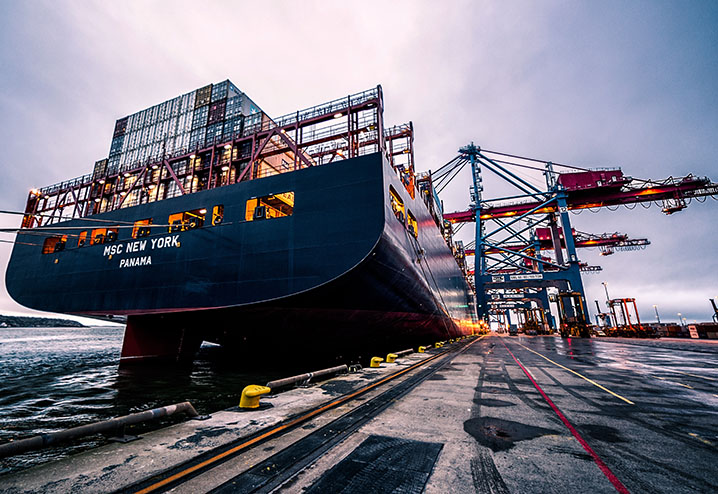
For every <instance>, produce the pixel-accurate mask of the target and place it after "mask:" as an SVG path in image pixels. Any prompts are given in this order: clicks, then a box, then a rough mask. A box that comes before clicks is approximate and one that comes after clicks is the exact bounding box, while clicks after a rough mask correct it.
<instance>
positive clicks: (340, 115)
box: [334, 112, 344, 118]
mask: <svg viewBox="0 0 718 494" xmlns="http://www.w3.org/2000/svg"><path fill="white" fill-rule="evenodd" d="M343 116H344V114H343V113H341V112H339V113H337V114H335V115H334V118H342V117H343Z"/></svg>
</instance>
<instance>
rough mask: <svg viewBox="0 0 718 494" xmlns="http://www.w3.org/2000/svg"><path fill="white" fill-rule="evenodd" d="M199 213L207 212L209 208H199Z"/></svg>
mask: <svg viewBox="0 0 718 494" xmlns="http://www.w3.org/2000/svg"><path fill="white" fill-rule="evenodd" d="M199 214H207V210H206V209H200V210H199Z"/></svg>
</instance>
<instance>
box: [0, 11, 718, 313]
mask: <svg viewBox="0 0 718 494" xmlns="http://www.w3.org/2000/svg"><path fill="white" fill-rule="evenodd" d="M2 9H3V14H2V17H0V40H1V42H0V66H1V67H2V70H0V89H1V90H0V111H1V115H2V116H1V117H0V139H2V141H3V142H2V144H3V148H4V152H3V153H2V156H1V157H0V167H2V177H1V178H0V209H8V210H22V209H23V208H24V205H25V200H26V198H27V192H28V191H29V190H30V189H31V188H33V187H40V186H45V185H49V184H52V183H55V182H58V181H61V180H65V179H69V178H72V177H75V176H79V175H82V174H85V173H88V172H90V171H91V168H92V164H93V163H94V161H96V160H98V159H101V158H105V157H107V154H108V152H109V147H110V140H111V135H112V131H113V128H114V123H115V120H116V119H117V118H120V117H123V116H125V115H128V114H130V113H134V112H135V111H138V110H142V109H144V108H146V107H149V106H151V105H154V104H156V103H159V102H162V101H165V100H167V99H170V98H172V97H175V96H177V95H179V94H182V93H185V92H188V91H191V90H193V89H196V88H198V87H200V86H203V85H206V84H208V83H214V82H219V81H221V80H224V79H227V78H229V79H231V80H232V81H233V82H234V83H235V84H236V85H237V86H238V87H239V88H240V89H241V90H243V91H244V92H246V93H247V94H248V95H249V96H250V97H251V98H252V99H254V100H255V101H256V102H257V103H258V104H259V105H260V106H261V107H262V108H263V109H264V110H265V111H266V112H267V113H268V114H270V115H273V116H277V115H282V114H285V113H289V112H292V111H295V110H298V109H301V108H304V107H308V106H312V105H315V104H319V103H322V102H324V101H328V100H330V99H334V98H337V97H341V96H345V95H347V94H349V93H354V92H358V91H361V90H364V89H367V88H370V87H373V86H375V85H377V84H381V85H382V86H383V89H384V102H385V109H386V110H385V120H386V122H387V123H388V124H396V123H402V122H406V121H409V120H411V121H413V122H414V128H415V133H416V140H415V149H416V161H417V169H418V170H428V169H434V170H435V169H437V168H439V167H440V166H441V165H442V164H444V163H446V162H447V161H449V160H450V159H451V158H453V157H454V156H455V155H456V152H457V149H458V148H459V147H460V146H462V145H465V144H466V143H468V142H470V141H474V142H476V144H478V145H481V146H483V147H484V148H486V149H492V150H498V151H504V152H509V153H516V154H521V155H525V156H532V157H536V158H540V159H546V160H553V161H556V162H561V163H569V164H574V165H577V166H596V167H609V166H620V167H621V168H622V169H623V171H624V173H625V174H626V175H630V176H633V177H640V178H653V179H659V178H665V177H668V176H671V175H673V176H682V175H686V174H689V173H693V174H695V175H701V176H708V177H710V178H711V179H712V180H713V181H718V166H717V164H716V155H718V143H717V139H716V138H717V137H718V91H717V90H716V88H717V87H718V49H717V48H716V47H718V29H717V28H716V26H718V2H715V1H698V0H692V1H675V2H668V1H657V0H652V1H605V0H604V1H601V2H597V1H592V2H588V1H586V2H581V1H565V2H563V1H541V2H535V1H526V2H522V1H511V2H500V1H494V2H483V1H473V2H469V1H464V2H461V1H445V2H436V1H426V2H419V1H407V2H388V1H367V0H364V1H361V2H336V1H316V2H308V1H287V2H239V1H232V2H230V1H227V2H219V1H214V2H197V1H196V0H194V1H191V2H178V1H172V2H170V1H167V2H162V1H153V2H144V1H143V2H140V1H134V2H133V1H124V2H104V1H103V2H100V1H98V2H91V1H58V0H54V1H45V2H43V1H31V2H29V1H28V2H24V1H16V2H11V1H7V0H4V1H2ZM469 181H470V177H469V175H468V174H465V175H462V176H460V177H458V178H457V179H456V180H455V181H454V182H453V183H452V185H451V186H450V187H449V188H448V189H447V190H446V192H445V193H443V194H442V198H443V200H444V203H445V206H446V209H447V210H449V211H454V210H463V209H466V208H467V206H468V203H469V196H468V185H469ZM494 184H495V182H492V181H491V180H490V179H489V178H488V177H487V179H486V186H487V190H486V192H485V197H487V198H488V197H500V196H502V195H505V191H504V190H503V189H500V188H493V187H494ZM717 213H718V202H716V201H713V200H710V199H709V200H708V201H707V202H706V203H704V204H696V203H694V204H691V205H690V206H689V208H688V209H687V210H685V211H683V212H680V213H677V214H674V215H672V216H665V215H663V214H662V213H661V211H660V209H659V208H657V207H652V208H650V209H648V210H644V209H642V208H641V207H640V206H639V207H638V208H637V209H635V210H633V211H629V210H627V209H625V208H621V209H619V210H618V211H615V212H609V211H601V212H599V213H596V214H592V213H589V212H584V213H582V214H580V215H572V218H571V219H572V221H573V225H574V227H575V228H577V229H578V230H582V231H588V232H593V233H603V232H614V231H620V232H625V233H628V234H629V235H630V236H632V237H635V238H641V237H645V238H648V239H650V241H651V245H650V246H649V247H648V248H647V249H646V250H644V251H641V252H626V253H616V254H615V255H613V256H609V257H600V256H599V255H598V252H597V251H592V250H583V251H581V252H580V257H581V258H582V259H583V260H584V261H587V262H589V263H590V264H594V265H601V266H602V267H603V272H601V273H599V274H590V275H586V276H585V277H584V283H585V286H586V291H587V297H588V301H589V304H590V306H591V307H593V308H595V306H594V304H593V300H595V299H598V300H600V301H603V300H605V295H604V293H603V287H602V286H601V282H602V281H605V282H607V283H608V288H609V291H610V295H611V297H635V298H636V299H637V300H638V303H639V309H640V313H641V316H642V318H643V319H644V320H655V314H654V312H653V304H656V305H657V306H658V310H659V311H660V314H661V319H662V320H664V321H667V320H674V321H675V320H677V313H678V312H681V313H682V314H683V315H684V316H685V317H687V318H688V320H689V321H691V322H692V321H693V320H698V321H707V320H709V319H710V316H711V314H712V309H711V308H710V304H709V302H708V299H709V298H711V297H716V296H718V276H717V275H716V273H718V256H717V255H716V254H718V248H717V247H716V245H717V242H718V233H716V228H715V225H716V217H717ZM0 224H1V225H2V226H5V227H7V226H13V227H14V226H17V225H18V224H19V219H18V218H17V217H11V218H8V217H5V216H2V215H0ZM468 230H469V228H468V227H467V228H465V229H464V231H463V232H462V233H466V232H468ZM0 235H2V236H1V237H0V238H1V239H3V240H11V239H12V237H11V236H9V235H7V234H0ZM9 254H10V245H9V244H6V243H0V266H2V270H3V272H4V270H5V266H6V264H7V260H8V257H9ZM0 285H2V287H1V288H0V312H2V313H10V312H14V313H18V312H25V311H26V310H25V309H23V308H22V307H20V306H19V305H17V304H16V303H15V302H13V301H12V300H11V299H10V298H9V297H8V295H7V292H6V291H5V287H4V283H3V284H0Z"/></svg>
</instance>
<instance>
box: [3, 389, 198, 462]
mask: <svg viewBox="0 0 718 494" xmlns="http://www.w3.org/2000/svg"><path fill="white" fill-rule="evenodd" d="M175 413H186V414H187V415H188V416H189V417H191V418H192V417H199V414H198V413H197V410H195V409H194V407H193V406H192V404H191V403H190V402H189V401H185V402H182V403H176V404H174V405H169V406H166V407H160V408H153V409H152V410H146V411H144V412H137V413H132V414H130V415H125V416H123V417H116V418H114V419H110V420H103V421H102V422H94V423H92V424H87V425H81V426H79V427H73V428H71V429H65V430H64V431H59V432H50V433H47V434H40V435H39V436H33V437H29V438H27V439H20V440H18V441H12V442H9V443H5V444H0V458H6V457H8V456H14V455H18V454H21V453H25V452H27V451H32V450H34V449H40V448H44V447H46V446H52V445H54V444H57V443H59V442H61V441H67V440H69V439H76V438H78V437H83V436H91V435H94V434H100V433H104V432H113V431H117V430H121V429H122V428H123V427H125V426H127V425H133V424H139V423H141V422H146V421H148V420H153V419H157V418H160V417H169V416H170V415H174V414H175Z"/></svg>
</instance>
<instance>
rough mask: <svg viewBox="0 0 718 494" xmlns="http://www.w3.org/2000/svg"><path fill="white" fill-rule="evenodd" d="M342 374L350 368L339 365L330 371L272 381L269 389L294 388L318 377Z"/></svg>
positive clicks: (268, 385)
mask: <svg viewBox="0 0 718 494" xmlns="http://www.w3.org/2000/svg"><path fill="white" fill-rule="evenodd" d="M342 372H349V368H348V367H347V366H346V365H337V366H336V367H330V368H329V369H322V370H318V371H314V372H307V373H306V374H299V375H298V376H292V377H286V378H284V379H277V380H276V381H270V382H268V383H267V387H268V388H271V389H272V391H275V390H276V389H280V388H284V387H286V386H292V385H294V384H299V383H306V382H308V381H310V380H311V379H314V378H317V377H325V376H330V375H332V374H339V373H342Z"/></svg>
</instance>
